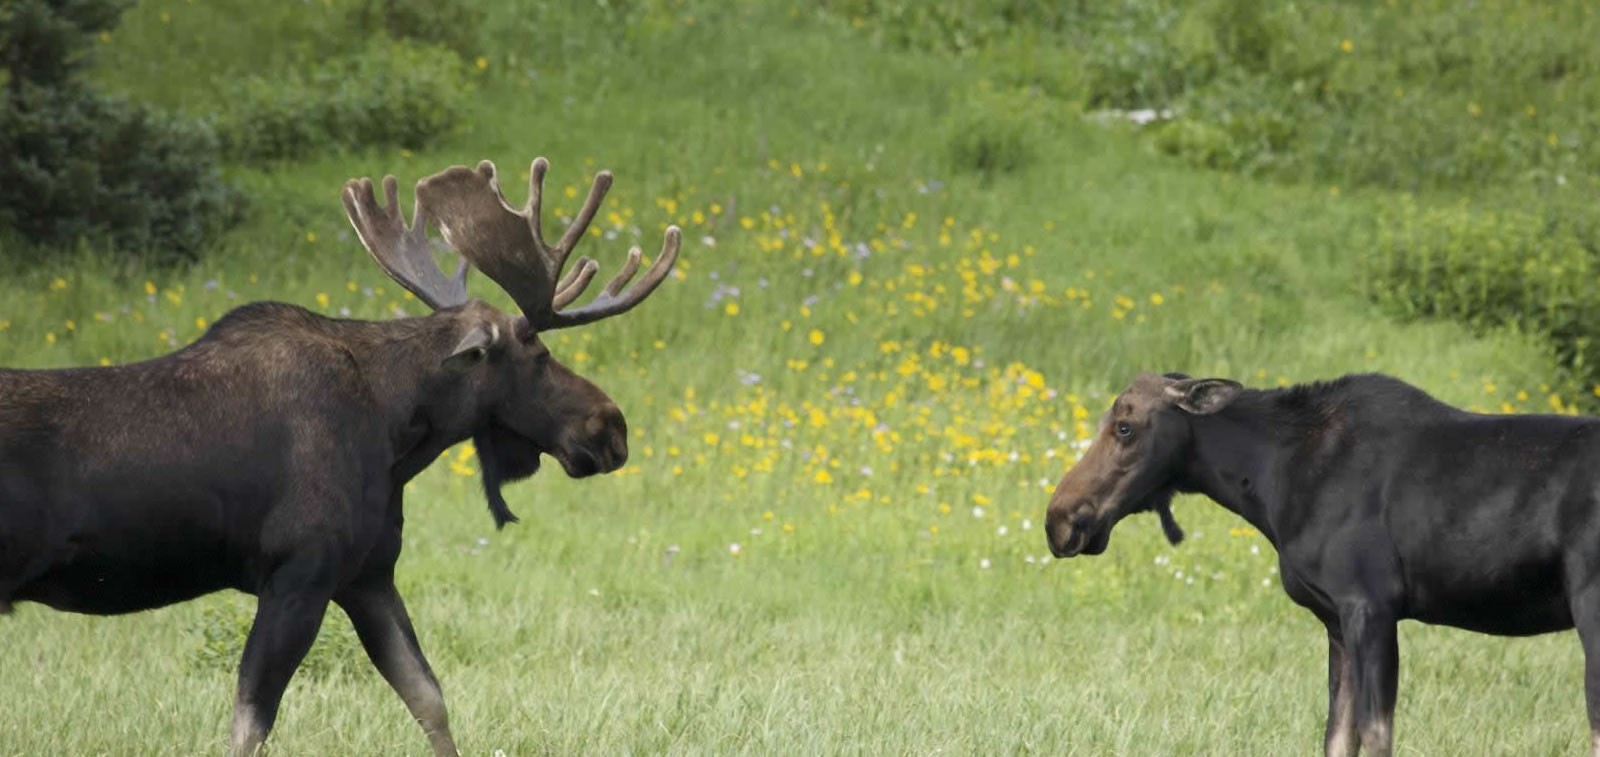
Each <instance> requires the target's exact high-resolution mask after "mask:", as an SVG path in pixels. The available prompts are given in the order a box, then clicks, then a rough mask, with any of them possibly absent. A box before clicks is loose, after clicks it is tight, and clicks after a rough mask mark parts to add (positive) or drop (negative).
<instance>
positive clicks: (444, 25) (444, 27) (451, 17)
mask: <svg viewBox="0 0 1600 757" xmlns="http://www.w3.org/2000/svg"><path fill="white" fill-rule="evenodd" d="M483 18H484V13H483V7H482V5H481V4H478V3H472V2H464V1H463V0H360V2H357V3H355V4H353V5H351V6H350V11H349V22H350V27H351V28H352V30H353V31H354V32H355V33H356V34H357V35H358V36H359V37H360V38H363V39H365V38H369V37H375V36H380V35H386V36H389V37H392V38H394V39H410V40H416V41H418V42H422V43H426V44H431V45H437V46H439V47H443V48H447V49H450V50H454V51H455V52H456V54H458V55H460V56H461V57H463V58H473V57H475V56H476V55H477V54H478V51H479V49H480V48H481V40H480V39H479V37H480V31H481V29H482V28H483Z"/></svg>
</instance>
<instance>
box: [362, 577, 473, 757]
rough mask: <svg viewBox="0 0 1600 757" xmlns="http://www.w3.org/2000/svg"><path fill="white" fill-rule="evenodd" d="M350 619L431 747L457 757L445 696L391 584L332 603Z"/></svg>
mask: <svg viewBox="0 0 1600 757" xmlns="http://www.w3.org/2000/svg"><path fill="white" fill-rule="evenodd" d="M334 601H335V602H337V603H338V605H339V606H340V607H342V608H344V611H345V614H347V615H349V616H350V624H351V625H352V626H354V627H355V629H356V635H357V636H359V637H360V638H361V645H362V646H363V647H365V648H366V650H367V656H368V657H370V658H371V659H372V664H373V665H374V666H375V667H377V668H378V672H379V673H381V674H382V675H383V678H384V680H386V681H388V682H389V685H390V686H391V687H393V688H394V690H395V693H397V694H399V695H400V699H401V700H402V701H404V702H405V703H406V709H408V710H410V711H411V716H412V717H414V718H416V719H417V723H418V724H420V725H421V726H422V731H423V733H426V734H427V736H428V743H429V745H431V746H432V747H433V753H434V754H435V755H438V757H455V755H457V754H458V752H457V751H456V744H455V740H454V739H452V738H451V737H450V718H449V714H448V713H447V712H446V711H445V706H444V694H443V692H442V691H440V689H439V680H438V679H437V678H435V677H434V675H433V670H432V669H431V668H430V667H429V666H428V660H427V659H426V658H424V657H423V656H422V647H421V646H419V645H418V644H417V633H416V631H415V630H414V629H412V627H411V617H410V616H409V615H408V614H407V613H406V606H405V602H403V601H402V600H401V599H400V592H399V591H398V590H397V589H395V586H394V582H393V580H392V579H388V578H386V579H384V580H382V581H379V582H375V583H373V584H370V585H360V586H353V587H351V588H349V589H346V590H345V591H343V592H341V593H340V594H339V595H338V596H337V597H335V599H334Z"/></svg>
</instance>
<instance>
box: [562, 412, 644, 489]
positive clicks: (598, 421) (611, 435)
mask: <svg viewBox="0 0 1600 757" xmlns="http://www.w3.org/2000/svg"><path fill="white" fill-rule="evenodd" d="M562 446H563V447H564V448H565V449H563V450H560V451H558V452H554V453H552V455H553V456H554V457H555V458H556V460H557V461H559V462H560V463H561V467H562V469H564V470H565V471H566V472H567V475H568V476H571V477H573V478H583V477H585V476H593V475H595V474H598V473H610V472H611V471H614V470H616V469H618V468H621V467H622V466H623V465H625V464H626V463H627V462H628V422H627V420H626V419H624V418H623V417H622V410H620V409H619V408H618V407H617V406H616V405H615V404H613V403H611V402H606V403H603V404H601V405H600V406H599V407H598V408H596V409H595V410H594V412H593V413H591V414H590V415H589V417H588V418H586V419H584V421H583V423H582V425H581V428H580V429H578V431H577V433H575V434H573V435H572V436H571V437H569V441H568V443H567V444H564V445H562Z"/></svg>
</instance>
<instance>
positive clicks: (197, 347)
mask: <svg viewBox="0 0 1600 757" xmlns="http://www.w3.org/2000/svg"><path fill="white" fill-rule="evenodd" d="M548 168H549V165H548V163H546V162H545V160H544V159H543V158H539V159H538V160H535V161H534V162H533V167H532V171H531V179H530V182H529V199H528V202H527V204H526V205H524V206H523V207H522V208H521V209H514V208H513V207H512V206H511V205H510V204H509V203H508V202H507V201H506V199H505V197H504V196H503V195H502V194H501V192H500V187H499V183H498V181H497V179H496V172H495V168H494V165H493V164H491V163H489V162H487V161H485V162H483V163H480V164H479V165H478V167H477V168H476V169H471V168H466V167H460V166H458V167H455V168H450V169H448V170H445V171H443V172H441V173H439V174H436V175H434V176H431V177H429V178H427V179H423V180H422V181H421V182H419V183H418V184H417V189H416V203H415V208H414V210H413V211H412V223H411V225H410V226H407V225H406V222H405V218H404V216H403V215H402V214H401V211H400V207H399V203H398V200H397V197H396V183H395V179H394V177H392V176H390V177H387V178H385V179H384V181H383V190H384V195H385V201H384V202H383V203H382V204H379V203H378V201H377V199H376V197H375V196H374V193H373V183H372V182H371V181H370V180H367V179H361V180H352V181H350V182H349V183H347V184H346V185H345V187H344V205H345V210H346V211H347V213H348V215H349V218H350V223H351V225H352V226H354V227H355V230H356V233H357V235H358V236H359V237H360V239H361V243H362V245H363V246H365V247H366V249H367V251H368V252H369V253H371V255H372V258H373V260H374V261H376V262H377V263H378V265H379V267H381V268H382V269H383V270H384V272H385V273H387V274H388V275H389V276H390V277H391V278H393V279H394V280H395V281H397V282H399V283H400V285H401V286H404V287H405V288H406V289H408V290H410V291H411V292H413V293H414V294H416V296H417V297H418V298H419V299H421V300H422V301H423V302H424V303H426V304H427V305H428V306H429V307H431V308H432V309H433V312H432V313H431V314H430V315H427V316H423V317H420V318H402V319H398V320H392V321H377V322H374V321H358V320H340V319H333V318H326V317H323V316H321V315H317V314H315V313H312V312H310V311H308V310H306V309H304V308H300V307H296V306H293V305H285V304H281V303H254V304H250V305H245V306H243V307H240V308H237V309H235V310H233V311H231V312H229V313H228V314H227V315H225V316H223V317H222V318H221V319H219V320H218V321H217V323H216V324H214V325H213V326H212V327H211V328H210V330H209V331H207V332H206V333H205V335H204V336H202V337H201V338H200V339H199V340H197V341H196V342H194V343H193V344H191V345H189V346H187V347H184V348H182V349H180V350H178V351H176V352H174V353H171V354H169V355H165V356H163V357H159V358H156V359H154V360H149V361H146V362H143V363H135V364H132V365H124V366H115V367H106V368H71V369H63V370H48V371H22V370H0V612H5V611H7V610H9V609H10V607H11V605H12V604H13V603H15V602H39V603H42V604H45V605H48V606H50V607H53V608H56V609H59V610H65V611H69V612H80V613H90V614H100V615H104V614H115V613H127V612H136V611H139V610H146V609H150V608H155V607H161V606H163V605H168V604H172V603H174V602H181V601H184V600H188V599H192V598H194V597H197V596H200V595H202V594H207V593H210V592H214V591H218V590H221V589H228V588H232V589H237V590H240V591H244V592H248V593H251V594H254V595H256V596H257V598H258V604H257V610H256V616H255V621H254V624H253V625H252V627H251V629H250V634H249V637H248V639H247V641H246V643H245V648H244V655H243V659H242V660H241V661H240V666H239V683H238V691H237V696H236V698H235V700H234V713H233V729H232V739H231V750H232V751H233V752H235V753H243V754H250V753H253V752H255V751H256V750H257V749H258V748H259V747H260V746H261V745H262V743H263V742H264V741H265V739H266V737H267V733H268V731H270V730H271V728H272V724H273V721H274V719H275V718H276V716H277V711H278V704H279V700H280V699H281V697H282V695H283V691H284V687H285V686H286V685H287V684H288V682H289V678H290V676H291V675H293V673H294V671H295V668H296V667H297V666H298V665H299V664H300V661H301V659H302V658H303V657H304V656H305V654H306V651H307V650H308V649H309V648H310V646H311V643H312V642H313V641H314V640H315V639H316V636H317V631H318V628H319V627H320V626H321V623H322V618H323V615H324V613H325V612H326V610H327V607H328V604H329V603H330V602H332V603H335V604H337V605H339V606H340V607H341V608H342V609H343V610H344V611H345V612H346V613H347V614H348V615H349V616H350V621H351V623H352V625H353V626H354V628H355V631H356V634H357V635H358V636H359V637H360V639H361V643H362V645H363V646H364V647H365V648H366V651H367V654H368V656H369V657H370V658H371V659H372V663H373V665H374V666H376V667H377V669H378V671H379V672H380V673H382V675H383V677H384V679H385V680H387V681H388V682H389V683H390V684H391V685H392V686H393V687H394V689H395V691H396V692H397V693H398V694H399V695H400V697H401V698H402V699H403V700H404V701H405V704H406V706H407V707H408V708H409V709H410V711H411V714H412V715H413V716H415V717H416V719H417V721H418V722H419V723H420V724H421V725H422V728H423V730H424V732H425V733H426V734H427V737H428V740H429V742H430V743H431V745H432V747H433V751H434V753H435V754H440V755H446V754H449V755H453V754H455V753H456V748H455V744H454V741H453V739H452V737H451V735H450V726H449V723H448V720H447V717H446V713H445V705H444V698H443V696H442V695H441V693H440V690H439V684H438V682H437V680H436V679H435V678H434V675H433V671H432V670H431V669H430V668H429V666H428V662H427V660H426V659H425V658H424V657H423V655H422V650H421V648H420V647H419V646H418V643H417V637H416V634H415V632H414V631H413V630H412V627H411V621H410V619H409V617H408V616H407V614H406V608H405V604H404V603H403V602H402V601H401V599H400V595H399V593H398V592H397V591H396V590H395V585H394V566H395V561H396V559H397V558H398V557H399V554H400V544H401V540H400V533H401V528H402V524H403V514H402V509H403V508H402V502H401V499H402V497H403V491H404V486H405V483H406V482H407V481H409V480H410V479H411V478H412V477H414V476H416V475H417V474H418V473H419V472H421V471H422V470H423V469H424V468H426V467H427V466H428V465H429V464H430V463H432V462H433V460H434V459H435V458H437V457H438V456H439V454H440V453H441V452H443V451H444V450H445V449H447V448H449V447H450V446H452V445H454V444H457V443H459V442H462V441H464V440H467V439H471V440H473V442H474V444H475V445H476V447H477V450H478V454H479V456H480V458H481V461H482V469H483V483H484V493H485V495H486V497H487V499H488V502H489V509H490V512H491V513H492V514H493V516H494V519H495V522H496V523H497V524H498V525H504V524H505V523H507V522H512V521H515V520H516V518H515V516H513V515H512V513H511V510H510V509H509V507H508V506H507V504H506V501H505V498H504V497H503V496H502V494H501V485H502V484H503V483H505V482H507V481H515V480H518V479H521V478H525V477H527V476H530V475H532V474H533V473H534V472H535V471H537V470H538V468H539V462H540V457H541V456H542V455H549V456H550V457H552V458H554V459H555V460H556V461H557V462H559V463H560V465H561V467H562V468H563V469H564V470H565V471H566V473H567V475H569V476H573V477H584V476H590V475H594V474H597V473H606V472H609V471H613V470H616V469H617V468H619V467H621V466H622V465H623V464H624V463H625V462H626V461H627V458H628V442H627V423H626V422H625V421H624V419H623V415H622V411H621V410H619V409H618V408H617V406H616V404H615V403H613V402H612V401H611V399H610V398H609V397H607V396H606V394H605V392H603V391H601V390H600V388H599V387H597V386H595V385H594V384H592V383H590V382H589V381H588V380H586V379H584V378H583V377H581V376H578V375H577V374H575V373H573V372H572V371H571V370H569V369H568V368H567V367H566V366H564V365H562V364H561V363H560V362H558V361H556V360H555V358H554V357H552V356H551V354H550V351H549V350H548V349H546V348H545V345H544V344H543V343H542V342H541V341H540V338H539V335H540V333H541V332H544V331H547V330H551V329H559V328H566V327H569V326H578V325H582V324H585V323H589V322H592V321H597V320H599V319H602V318H608V317H610V316H614V315H620V314H622V313H625V312H627V311H628V310H631V309H632V308H633V307H635V306H636V305H638V304H639V303H640V302H642V301H643V300H644V299H645V298H646V297H648V296H649V295H650V293H651V292H653V291H655V289H656V287H657V286H659V285H660V284H661V282H662V281H664V280H665V279H666V276H667V273H668V272H669V271H670V269H671V268H672V265H673V263H674V262H675V261H676V260H677V256H678V247H679V244H680V233H679V231H678V229H677V228H676V227H670V226H669V227H668V228H667V231H666V239H665V241H664V242H663V244H662V247H661V253H660V255H659V256H658V257H657V258H656V260H655V261H654V263H653V264H652V265H651V266H650V267H649V268H648V269H647V270H646V271H645V273H644V275H643V277H642V278H640V279H639V280H638V281H637V282H635V283H633V285H632V286H629V282H630V281H632V280H633V278H634V275H635V274H636V273H638V271H639V268H640V264H641V262H642V260H641V254H640V251H639V249H638V248H637V247H636V248H634V249H632V250H631V251H630V252H629V254H628V258H627V260H626V262H625V263H624V264H623V266H622V269H621V271H620V272H619V273H618V274H617V275H616V276H615V277H614V278H612V279H611V280H610V281H609V282H608V283H607V284H606V285H605V286H604V287H603V288H602V290H601V292H600V293H599V294H598V295H597V296H595V297H594V298H593V299H591V300H590V301H589V302H588V303H586V304H583V305H578V306H572V307H569V305H571V304H572V303H573V302H575V301H576V300H577V299H578V298H579V297H580V296H581V295H582V294H583V292H584V291H585V289H586V288H587V287H588V285H589V283H590V282H591V280H592V279H593V278H594V276H595V273H596V271H597V270H598V266H597V265H596V264H595V263H594V261H592V260H589V259H587V258H580V259H579V261H578V262H577V264H576V265H575V266H574V267H573V268H572V270H571V271H569V272H567V273H566V275H565V276H564V277H563V275H562V272H563V270H565V269H566V263H567V258H568V257H569V255H570V254H571V253H572V249H573V247H575V246H576V245H577V243H578V241H579V240H580V239H582V238H583V234H584V231H585V230H586V229H587V228H588V227H589V224H590V222H591V221H592V220H593V219H594V216H595V213H596V212H597V211H598V210H599V208H600V204H601V202H602V201H603V200H604V198H605V194H606V191H607V190H608V189H609V188H610V186H611V174H610V173H608V172H601V173H600V174H599V175H598V176H596V177H595V179H594V185H593V187H592V188H591V189H590V192H589V196H588V199H587V200H586V201H585V202H584V204H583V208H582V210H581V211H580V212H579V213H578V215H577V217H576V218H575V219H574V220H573V222H572V225H571V226H569V227H567V229H566V230H565V232H564V233H563V234H562V235H561V238H560V239H559V240H558V241H556V242H555V243H554V244H551V243H549V242H547V241H546V240H545V237H544V233H543V229H542V227H541V218H540V199H541V197H542V194H543V188H544V177H545V173H546V171H547V170H548ZM429 226H435V227H437V228H438V229H439V230H440V231H441V232H442V233H443V235H444V238H445V240H446V241H447V242H448V243H449V244H450V245H451V246H452V247H453V248H454V249H455V251H456V252H457V253H459V254H460V256H461V258H462V261H461V265H460V267H459V268H458V269H457V271H456V272H455V273H454V275H450V276H447V275H445V274H444V273H443V272H442V271H440V270H439V268H438V267H437V266H436V265H435V263H434V261H433V258H432V256H431V254H430V250H429V241H428V237H427V228H428V227H429ZM469 266H473V267H476V268H478V269H479V270H480V271H482V272H483V274H484V275H485V276H487V277H488V278H489V279H490V280H491V281H493V282H494V283H495V284H497V285H499V286H500V288H502V289H503V290H505V292H506V293H508V294H510V295H511V298H512V299H513V300H514V301H515V302H516V304H517V307H518V309H520V310H521V313H520V314H517V315H513V314H509V313H504V312H501V311H499V310H497V309H495V308H493V307H490V306H489V305H486V304H484V303H483V302H481V301H477V300H472V299H469V298H468V296H467V287H466V276H467V270H468V267H469Z"/></svg>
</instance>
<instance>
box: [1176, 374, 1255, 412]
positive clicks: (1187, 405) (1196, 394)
mask: <svg viewBox="0 0 1600 757" xmlns="http://www.w3.org/2000/svg"><path fill="white" fill-rule="evenodd" d="M1242 391H1244V386H1243V385H1241V384H1240V383H1239V382H1237V381H1229V380H1228V379H1215V378H1211V379H1183V380H1182V381H1174V382H1172V383H1170V384H1167V397H1168V398H1169V399H1171V400H1172V401H1173V402H1174V404H1176V405H1177V406H1178V408H1179V409H1181V410H1183V411H1184V412H1187V413H1192V414H1194V415H1210V414H1212V413H1215V412H1217V411H1218V410H1221V409H1222V408H1225V407H1227V406H1228V403H1230V402H1233V400H1234V398H1235V397H1238V396H1239V392H1242Z"/></svg>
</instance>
